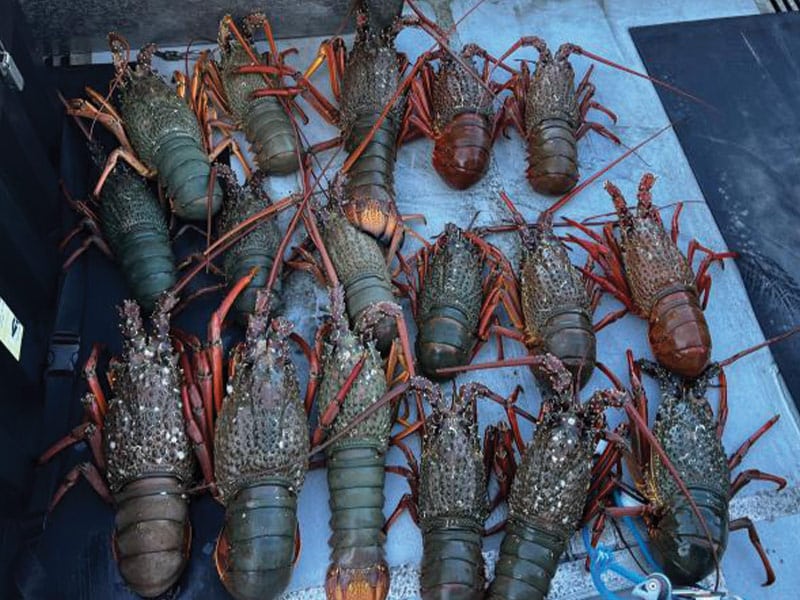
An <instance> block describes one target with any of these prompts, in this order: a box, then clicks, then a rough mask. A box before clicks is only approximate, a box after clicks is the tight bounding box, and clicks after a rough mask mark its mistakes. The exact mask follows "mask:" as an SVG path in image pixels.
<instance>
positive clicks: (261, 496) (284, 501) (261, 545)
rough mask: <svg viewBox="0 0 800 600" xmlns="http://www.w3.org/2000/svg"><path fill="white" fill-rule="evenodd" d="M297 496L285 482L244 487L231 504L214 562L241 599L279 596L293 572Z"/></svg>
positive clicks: (226, 585)
mask: <svg viewBox="0 0 800 600" xmlns="http://www.w3.org/2000/svg"><path fill="white" fill-rule="evenodd" d="M296 536H297V496H296V495H295V493H294V492H292V491H290V490H289V489H288V488H287V486H286V485H285V484H280V483H274V484H273V483H265V484H261V485H256V486H253V487H249V488H244V489H242V490H241V491H240V492H239V493H238V494H237V495H236V496H235V497H234V498H233V499H232V500H231V501H230V502H229V503H228V505H227V509H226V511H225V526H224V528H223V530H222V532H221V533H220V535H219V538H218V539H217V546H216V549H215V550H214V562H215V564H216V567H217V572H218V573H219V577H220V580H222V583H223V584H224V585H225V589H226V590H228V593H230V594H231V596H233V597H234V598H236V599H237V600H270V599H272V598H277V597H279V596H280V595H281V594H282V593H283V590H285V589H286V586H287V585H289V580H290V579H291V576H292V564H293V561H294V557H295V548H296V542H297V539H296Z"/></svg>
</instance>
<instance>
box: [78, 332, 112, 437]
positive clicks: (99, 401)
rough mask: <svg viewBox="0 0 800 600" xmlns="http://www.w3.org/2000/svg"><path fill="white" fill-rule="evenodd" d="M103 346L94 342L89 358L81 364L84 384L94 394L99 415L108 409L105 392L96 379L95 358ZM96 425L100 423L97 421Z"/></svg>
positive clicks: (103, 414)
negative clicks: (84, 379) (84, 378)
mask: <svg viewBox="0 0 800 600" xmlns="http://www.w3.org/2000/svg"><path fill="white" fill-rule="evenodd" d="M102 348H103V346H102V345H101V344H94V345H93V346H92V352H91V353H90V354H89V358H88V359H87V360H86V364H85V365H84V366H83V375H84V377H86V384H87V385H88V386H89V390H90V391H91V392H92V395H93V396H94V402H95V403H96V405H97V408H98V412H99V413H100V416H101V417H102V416H105V414H106V410H107V409H108V402H106V396H105V392H103V388H102V387H101V386H100V382H99V381H98V380H97V359H98V357H99V355H100V350H101V349H102ZM98 425H102V424H101V423H98Z"/></svg>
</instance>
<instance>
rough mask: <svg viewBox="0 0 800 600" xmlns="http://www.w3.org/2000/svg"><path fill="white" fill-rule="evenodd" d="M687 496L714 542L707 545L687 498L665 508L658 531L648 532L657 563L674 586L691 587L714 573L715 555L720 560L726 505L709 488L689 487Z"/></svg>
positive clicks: (725, 534)
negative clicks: (689, 497)
mask: <svg viewBox="0 0 800 600" xmlns="http://www.w3.org/2000/svg"><path fill="white" fill-rule="evenodd" d="M689 493H690V495H691V496H692V499H693V500H694V502H695V504H696V505H697V507H698V509H699V510H700V514H701V515H702V516H703V518H704V519H705V522H706V525H707V527H708V531H709V533H710V534H711V538H712V539H713V544H714V548H712V547H711V545H710V544H709V540H708V537H707V534H706V531H705V529H703V527H702V525H701V523H700V521H699V520H698V518H697V516H696V515H695V513H694V511H693V509H692V507H691V505H690V504H689V500H688V498H686V497H685V496H683V495H682V494H678V495H677V496H675V497H673V498H672V499H671V500H670V501H668V502H666V504H665V506H669V509H668V510H666V511H665V512H664V515H663V517H662V518H661V520H660V521H659V525H658V527H657V528H656V529H655V530H653V531H652V532H651V541H652V549H653V553H654V555H655V556H654V557H655V559H656V562H658V564H659V565H661V567H662V569H663V572H664V574H665V575H666V576H667V577H669V579H670V580H671V581H672V582H674V583H675V584H676V585H694V584H695V583H696V582H698V581H700V580H701V579H703V578H704V577H705V576H706V575H708V574H709V573H711V572H712V571H713V570H714V567H715V565H716V561H715V559H714V553H715V552H716V555H717V556H722V554H723V553H724V552H725V548H726V547H727V545H728V501H727V499H726V498H725V497H724V496H723V495H722V494H720V493H718V492H715V491H712V490H710V489H708V488H700V487H689Z"/></svg>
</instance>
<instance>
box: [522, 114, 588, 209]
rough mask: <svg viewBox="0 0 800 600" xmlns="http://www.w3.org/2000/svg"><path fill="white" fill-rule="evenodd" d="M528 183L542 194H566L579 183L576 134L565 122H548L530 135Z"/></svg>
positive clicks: (535, 128)
mask: <svg viewBox="0 0 800 600" xmlns="http://www.w3.org/2000/svg"><path fill="white" fill-rule="evenodd" d="M526 176H527V178H528V181H529V182H530V184H531V186H532V187H533V189H534V190H536V191H537V192H539V193H540V194H551V195H558V194H565V193H566V192H568V191H569V190H571V189H572V188H573V187H575V184H576V183H578V147H577V140H576V139H575V130H574V128H573V127H572V126H571V125H570V124H569V123H568V122H567V121H564V120H562V119H546V120H544V121H542V122H540V123H538V124H536V126H535V127H533V128H532V129H531V130H530V131H529V133H528V169H527V171H526Z"/></svg>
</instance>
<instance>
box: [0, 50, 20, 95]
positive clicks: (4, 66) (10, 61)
mask: <svg viewBox="0 0 800 600" xmlns="http://www.w3.org/2000/svg"><path fill="white" fill-rule="evenodd" d="M0 77H1V78H2V79H3V81H5V83H6V85H7V86H8V87H10V88H11V89H12V90H16V91H18V92H21V91H22V90H23V89H25V78H24V77H23V76H22V73H20V72H19V68H18V67H17V63H15V62H14V57H13V56H11V53H10V52H9V51H8V50H6V47H5V46H4V45H3V42H2V41H0Z"/></svg>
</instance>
